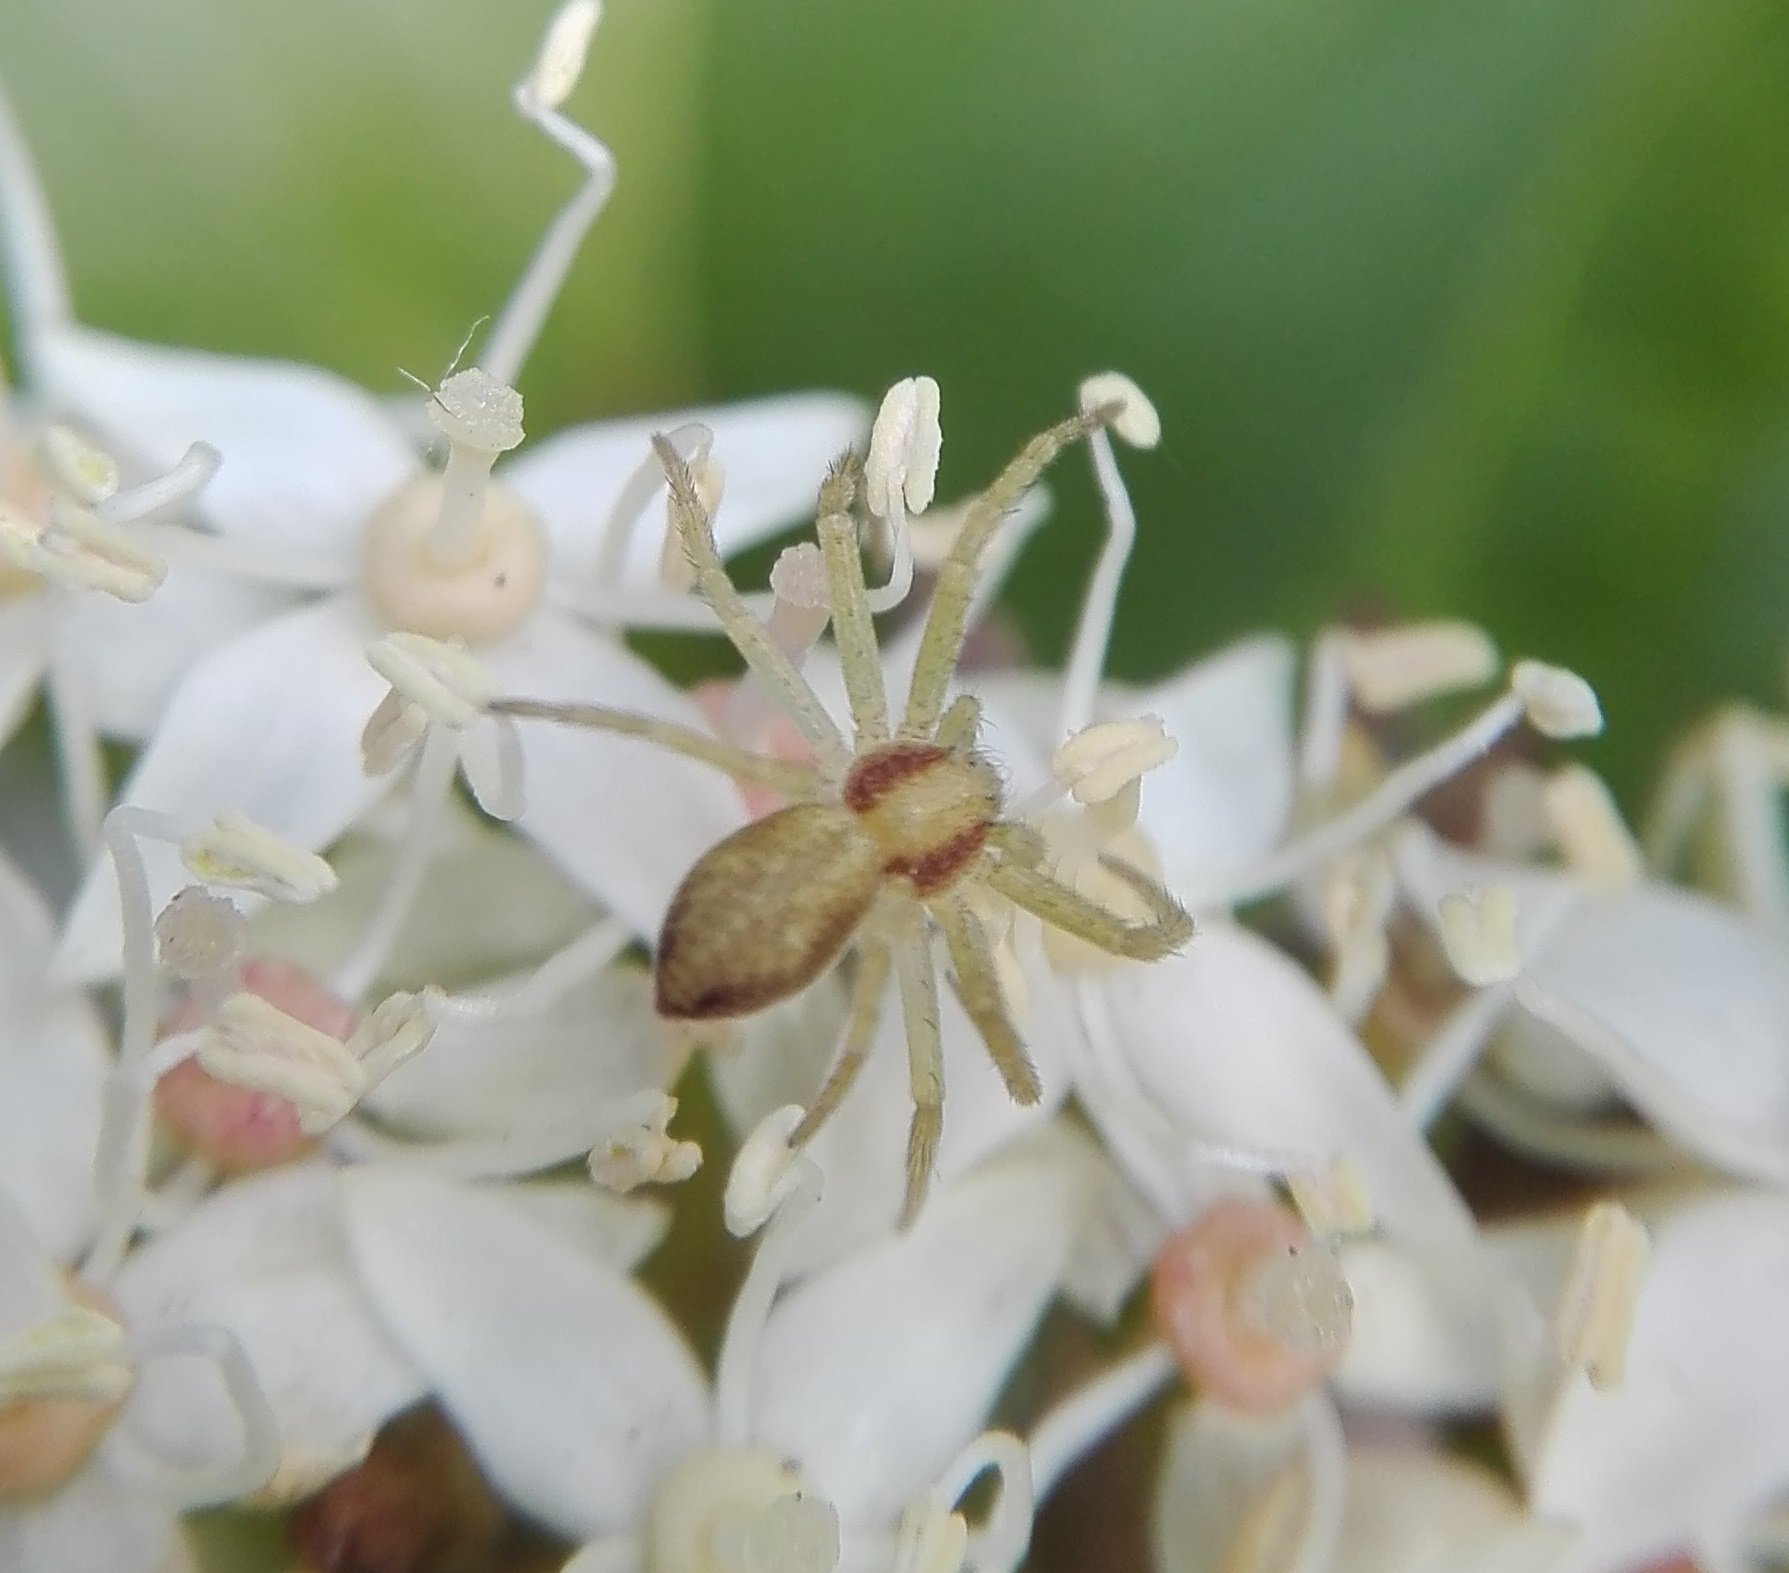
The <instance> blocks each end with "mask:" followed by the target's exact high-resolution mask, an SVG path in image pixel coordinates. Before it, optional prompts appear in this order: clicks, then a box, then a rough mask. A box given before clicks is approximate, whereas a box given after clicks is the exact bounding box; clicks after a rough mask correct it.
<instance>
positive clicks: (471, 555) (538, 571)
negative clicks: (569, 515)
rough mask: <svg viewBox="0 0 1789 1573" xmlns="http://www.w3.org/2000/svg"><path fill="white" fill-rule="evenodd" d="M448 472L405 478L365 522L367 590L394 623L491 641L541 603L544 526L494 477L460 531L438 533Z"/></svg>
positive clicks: (447, 514)
mask: <svg viewBox="0 0 1789 1573" xmlns="http://www.w3.org/2000/svg"><path fill="white" fill-rule="evenodd" d="M450 481H451V477H449V476H448V475H446V474H442V475H423V476H418V477H417V478H416V479H415V480H412V481H406V482H405V483H404V485H403V486H401V487H399V488H398V490H397V491H396V492H395V493H394V494H393V495H392V496H391V497H389V498H388V499H387V500H386V501H385V502H384V503H383V504H382V505H381V506H380V507H379V509H378V511H377V512H376V513H374V515H373V517H372V518H371V519H370V520H369V521H368V522H367V531H366V589H367V595H368V597H369V599H370V600H371V601H372V603H373V608H374V611H375V612H376V613H377V614H378V616H379V617H380V618H381V619H382V620H383V621H384V622H385V623H386V624H387V625H388V626H390V627H392V628H402V629H407V630H409V631H410V632H412V633H419V634H427V635H428V636H429V637H430V638H433V639H452V638H455V637H458V638H460V639H463V640H465V641H466V643H467V644H474V645H476V644H490V643H492V642H494V641H496V640H498V639H501V638H503V636H504V635H505V634H508V633H512V632H514V630H515V629H517V628H519V627H520V626H521V625H522V624H523V623H524V622H526V621H527V619H528V618H529V616H530V615H531V614H532V613H533V611H534V609H535V608H536V607H537V606H539V605H540V600H541V591H542V588H543V586H544V585H545V583H546V576H547V542H546V535H545V533H544V532H543V531H542V529H541V527H540V524H539V521H537V520H536V519H535V517H534V515H533V514H532V513H531V512H530V511H529V510H528V507H527V505H526V504H525V503H524V502H523V501H522V499H521V498H520V497H518V496H517V495H516V494H515V493H514V492H513V491H511V490H510V489H509V488H508V487H505V486H503V485H500V484H498V483H497V482H494V481H491V482H487V483H486V485H485V487H484V489H483V493H482V495H481V496H480V497H479V498H477V499H476V501H475V503H474V504H473V506H474V507H475V509H476V514H475V517H474V518H473V519H472V521H471V523H470V525H469V526H468V527H467V528H466V529H465V530H464V532H463V533H464V539H463V540H455V541H451V542H444V541H443V539H442V537H441V533H440V527H441V525H442V524H443V521H444V520H450V519H451V517H452V510H451V509H450V508H449V506H448V505H449V502H450Z"/></svg>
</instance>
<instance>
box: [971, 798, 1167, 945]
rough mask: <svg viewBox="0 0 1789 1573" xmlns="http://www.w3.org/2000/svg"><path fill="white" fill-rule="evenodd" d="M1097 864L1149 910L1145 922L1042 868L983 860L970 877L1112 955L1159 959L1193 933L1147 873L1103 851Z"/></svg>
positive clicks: (1038, 916)
mask: <svg viewBox="0 0 1789 1573" xmlns="http://www.w3.org/2000/svg"><path fill="white" fill-rule="evenodd" d="M1001 828H1005V827H1001ZM1100 865H1101V866H1102V867H1103V868H1104V869H1105V870H1106V871H1107V873H1109V874H1111V875H1113V876H1114V877H1115V878H1117V879H1121V880H1123V881H1124V883H1125V884H1126V885H1128V886H1129V887H1130V888H1131V889H1132V890H1133V891H1135V892H1136V893H1137V895H1138V896H1139V897H1140V898H1141V899H1142V901H1143V903H1144V904H1145V905H1146V906H1147V907H1148V908H1149V912H1150V917H1149V921H1147V922H1145V923H1132V922H1129V921H1127V920H1126V919H1124V918H1121V917H1119V916H1118V914H1117V913H1115V912H1109V911H1108V910H1107V909H1106V908H1104V907H1102V906H1100V905H1099V903H1098V902H1095V901H1089V900H1088V899H1087V897H1085V896H1083V895H1082V894H1081V893H1080V891H1078V890H1075V889H1074V888H1073V887H1071V886H1069V885H1065V884H1063V883H1062V881H1061V880H1059V879H1056V878H1055V877H1053V876H1052V875H1049V874H1046V873H1044V872H1043V870H1042V869H1039V868H1035V867H1031V866H1028V865H1027V864H1025V863H1020V862H1013V861H1011V860H1010V859H1007V858H1001V859H1000V860H998V861H997V862H992V863H988V864H985V865H983V866H982V867H980V868H979V869H977V870H976V871H975V872H974V873H972V874H971V875H970V876H969V877H971V878H973V879H980V880H982V881H984V882H985V883H987V884H988V885H990V886H991V887H992V888H993V889H995V890H997V891H998V892H999V893H1000V894H1001V895H1003V896H1005V897H1006V899H1007V900H1008V901H1010V902H1012V903H1013V905H1014V906H1017V907H1022V908H1023V909H1024V910H1025V911H1027V912H1029V913H1030V914H1031V915H1032V916H1033V917H1035V918H1038V919H1040V920H1041V921H1043V922H1045V923H1048V924H1049V925H1050V926H1051V927H1052V928H1059V929H1061V930H1062V931H1063V933H1065V934H1072V935H1073V936H1074V937H1075V938H1076V939H1084V940H1086V941H1087V943H1088V944H1090V945H1095V946H1098V947H1099V949H1101V950H1103V951H1106V952H1108V953H1109V954H1111V955H1114V956H1127V957H1129V958H1130V959H1131V960H1133V961H1160V960H1161V959H1162V957H1164V956H1167V955H1171V954H1172V953H1173V952H1175V951H1177V950H1179V949H1180V947H1181V946H1182V945H1184V944H1185V943H1186V942H1187V941H1188V940H1189V939H1191V938H1192V937H1193V920H1192V919H1191V918H1190V917H1188V916H1187V913H1186V909H1185V908H1184V907H1182V906H1181V904H1180V903H1179V902H1178V901H1176V900H1175V899H1174V898H1173V897H1172V896H1171V895H1169V894H1168V892H1167V891H1165V890H1163V889H1162V887H1161V886H1160V885H1158V884H1157V883H1156V882H1155V881H1154V880H1153V879H1151V878H1149V876H1148V875H1147V874H1144V873H1141V872H1140V871H1139V870H1137V869H1134V868H1132V867H1131V866H1130V864H1128V863H1125V862H1122V861H1121V860H1119V859H1118V858H1115V857H1108V856H1106V855H1104V854H1102V855H1101V857H1100Z"/></svg>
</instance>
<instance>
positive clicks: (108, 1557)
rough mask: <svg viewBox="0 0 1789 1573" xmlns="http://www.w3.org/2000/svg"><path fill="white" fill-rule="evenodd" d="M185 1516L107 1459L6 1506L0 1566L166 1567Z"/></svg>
mask: <svg viewBox="0 0 1789 1573" xmlns="http://www.w3.org/2000/svg"><path fill="white" fill-rule="evenodd" d="M180 1537H181V1529H180V1524H179V1521H178V1520H177V1519H176V1518H175V1517H174V1515H173V1514H172V1513H170V1512H169V1511H168V1509H167V1508H165V1507H164V1506H162V1505H161V1504H160V1503H159V1502H155V1501H153V1500H151V1499H150V1498H149V1497H148V1496H147V1495H145V1494H144V1493H143V1492H141V1491H139V1490H134V1489H132V1488H131V1487H130V1486H128V1485H125V1484H124V1483H123V1482H121V1481H118V1480H115V1479H113V1478H112V1476H111V1475H110V1474H109V1473H108V1472H107V1471H106V1469H105V1468H104V1465H103V1454H102V1459H101V1460H96V1461H95V1462H94V1463H92V1464H90V1465H88V1467H87V1468H85V1469H83V1470H82V1471H81V1472H80V1473H79V1474H78V1475H76V1476H75V1478H74V1479H73V1480H71V1481H69V1482H68V1484H67V1485H65V1486H63V1487H62V1489H61V1490H60V1491H57V1492H55V1493H53V1494H52V1495H50V1496H47V1497H43V1498H40V1499H38V1500H36V1501H30V1502H8V1503H7V1504H6V1505H5V1506H4V1507H0V1567H4V1568H9V1569H15V1570H17V1573H168V1570H169V1569H170V1568H172V1567H178V1566H179V1565H180V1563H179V1558H180V1556H181V1546H180Z"/></svg>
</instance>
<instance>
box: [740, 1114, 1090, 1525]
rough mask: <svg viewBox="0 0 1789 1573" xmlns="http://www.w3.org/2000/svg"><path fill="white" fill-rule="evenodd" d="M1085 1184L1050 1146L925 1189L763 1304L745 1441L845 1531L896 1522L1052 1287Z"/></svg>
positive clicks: (953, 1445) (1021, 1340)
mask: <svg viewBox="0 0 1789 1573" xmlns="http://www.w3.org/2000/svg"><path fill="white" fill-rule="evenodd" d="M1086 1197H1087V1176H1086V1174H1085V1171H1084V1169H1083V1167H1082V1166H1081V1165H1080V1164H1079V1163H1078V1162H1073V1161H1064V1160H1063V1158H1062V1156H1061V1155H1060V1153H1059V1152H1057V1151H1056V1150H1052V1151H1051V1152H1050V1153H1049V1154H1048V1155H1042V1156H1024V1157H1021V1156H1018V1155H1014V1156H1013V1157H1011V1158H1009V1159H1006V1160H1003V1161H1000V1162H997V1163H992V1164H989V1165H987V1166H986V1167H984V1168H982V1169H980V1170H978V1171H977V1172H976V1173H974V1174H972V1175H970V1176H968V1177H967V1178H965V1179H963V1180H960V1181H958V1182H957V1183H955V1184H953V1185H947V1186H943V1187H940V1188H939V1189H938V1190H937V1191H935V1192H934V1193H933V1195H932V1197H931V1199H930V1201H929V1202H928V1203H927V1204H926V1207H925V1210H924V1211H923V1212H922V1213H921V1214H920V1217H919V1221H918V1222H917V1223H916V1224H915V1225H914V1226H913V1227H912V1228H911V1229H910V1230H909V1231H908V1232H906V1233H905V1234H901V1235H896V1236H893V1237H891V1238H888V1239H885V1240H883V1241H882V1242H881V1243H880V1244H877V1245H875V1246H872V1247H870V1248H869V1249H868V1250H865V1251H862V1252H860V1253H858V1254H857V1255H855V1256H852V1257H850V1258H848V1259H846V1260H845V1261H843V1262H841V1263H839V1264H838V1265H837V1266H835V1267H832V1268H829V1269H828V1270H827V1271H825V1272H823V1273H820V1274H817V1275H815V1276H814V1277H812V1278H809V1279H808V1280H806V1281H805V1282H804V1283H803V1284H802V1285H801V1286H800V1287H799V1288H797V1289H795V1290H794V1291H792V1292H791V1293H789V1294H788V1295H787V1297H786V1298H785V1299H783V1300H782V1301H781V1302H779V1304H778V1305H777V1306H776V1308H775V1310H774V1311H772V1313H771V1317H770V1321H769V1323H768V1325H767V1326H766V1327H765V1330H764V1336H763V1342H762V1344H761V1345H760V1347H759V1350H758V1360H757V1363H756V1368H755V1370H754V1372H753V1376H752V1380H753V1383H754V1389H753V1393H752V1411H753V1414H754V1421H753V1424H752V1436H753V1438H754V1440H755V1441H757V1442H760V1443H762V1444H764V1445H766V1446H769V1447H772V1448H778V1449H783V1450H786V1451H787V1453H788V1454H789V1456H790V1457H792V1458H794V1459H796V1460H797V1461H799V1463H800V1465H801V1467H802V1469H803V1472H804V1473H805V1474H806V1475H807V1476H808V1477H809V1478H810V1479H811V1480H813V1482H814V1484H815V1487H816V1489H817V1490H818V1491H820V1492H821V1494H822V1495H824V1496H825V1497H826V1498H827V1499H828V1500H829V1501H830V1502H832V1503H833V1504H834V1505H835V1506H836V1507H837V1508H838V1510H839V1515H840V1517H841V1518H842V1519H843V1520H844V1521H845V1522H847V1523H859V1524H862V1523H875V1522H885V1523H887V1522H892V1521H893V1520H894V1518H895V1517H897V1516H898V1515H899V1513H900V1512H901V1510H902V1509H903V1507H905V1506H906V1504H907V1503H908V1502H909V1501H910V1500H911V1499H912V1498H913V1497H914V1496H916V1495H917V1494H918V1493H919V1492H920V1491H922V1490H924V1489H925V1488H926V1487H927V1486H928V1485H929V1484H931V1482H932V1481H933V1480H934V1479H935V1478H936V1477H937V1476H938V1475H939V1473H940V1472H941V1471H942V1470H943V1469H944V1467H945V1466H946V1465H947V1464H948V1463H949V1462H950V1460H951V1459H952V1457H954V1456H955V1454H956V1453H957V1452H958V1451H959V1450H960V1449H961V1447H962V1446H963V1444H964V1443H965V1442H967V1441H968V1440H969V1439H970V1437H971V1436H973V1435H974V1434H975V1433H976V1432H977V1431H978V1430H980V1428H981V1426H982V1424H983V1421H984V1420H985V1418H986V1415H987V1411H988V1409H989V1406H990V1405H992V1403H993V1401H994V1399H995V1397H996V1395H997V1394H998V1393H999V1391H1000V1388H1001V1384H1002V1383H1003V1382H1004V1381H1005V1379H1006V1376H1007V1373H1008V1371H1009V1370H1010V1369H1011V1367H1012V1365H1013V1362H1014V1361H1015V1360H1017V1358H1018V1356H1019V1354H1020V1352H1021V1350H1023V1348H1024V1347H1025V1344H1026V1342H1027V1340H1028V1339H1029V1338H1030V1336H1031V1331H1032V1329H1033V1327H1034V1326H1035V1325H1036V1322H1037V1319H1038V1317H1039V1316H1040V1315H1042V1313H1043V1310H1044V1307H1045V1306H1046V1305H1047V1304H1048V1303H1049V1300H1050V1298H1051V1296H1052V1295H1053V1294H1054V1292H1055V1290H1056V1286H1057V1283H1058V1282H1059V1280H1060V1278H1061V1275H1062V1271H1063V1267H1064V1265H1065V1264H1066V1262H1067V1260H1068V1251H1069V1245H1070V1241H1071V1240H1072V1238H1073V1236H1074V1234H1075V1231H1076V1229H1077V1228H1078V1227H1079V1225H1080V1222H1081V1220H1082V1212H1083V1204H1084V1203H1085V1201H1086Z"/></svg>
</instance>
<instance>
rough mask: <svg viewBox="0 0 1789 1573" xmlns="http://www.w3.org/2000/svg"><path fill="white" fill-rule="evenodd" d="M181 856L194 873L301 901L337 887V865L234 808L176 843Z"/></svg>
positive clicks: (215, 881)
mask: <svg viewBox="0 0 1789 1573" xmlns="http://www.w3.org/2000/svg"><path fill="white" fill-rule="evenodd" d="M180 860H181V861H182V862H183V863H184V864H185V865H186V867H187V869H188V871H189V872H190V873H191V874H192V875H193V876H194V878H196V879H202V880H203V881H204V882H205V883H206V884H208V885H228V886H234V887H235V888H237V889H239V890H252V891H255V892H256V893H257V894H259V895H263V896H271V897H272V898H273V899H274V900H275V901H290V902H295V903H297V904H299V905H303V904H305V903H308V902H312V901H315V900H317V899H318V898H319V897H320V896H326V895H328V894H329V893H330V892H331V891H332V890H334V889H335V888H336V885H337V883H338V881H337V880H336V876H335V870H334V869H332V868H331V867H330V866H329V864H328V863H327V862H325V861H324V860H323V859H322V858H320V857H318V856H317V855H316V853H314V852H306V851H305V850H304V849H303V848H302V847H295V846H293V845H292V843H291V842H289V841H287V840H285V839H284V838H283V837H281V836H278V835H275V834H274V832H273V831H271V830H267V829H265V828H263V827H262V826H260V825H257V824H256V823H255V822H254V821H253V820H252V819H250V818H249V817H248V816H247V815H246V814H241V813H238V812H236V811H235V810H234V809H231V810H227V811H226V812H224V813H222V814H219V815H218V816H217V818H216V819H214V820H213V821H212V822H211V824H210V825H208V826H207V827H206V828H205V829H203V830H201V831H199V832H197V833H196V834H194V835H192V836H189V837H187V838H186V840H184V841H183V842H181V843H180Z"/></svg>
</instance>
